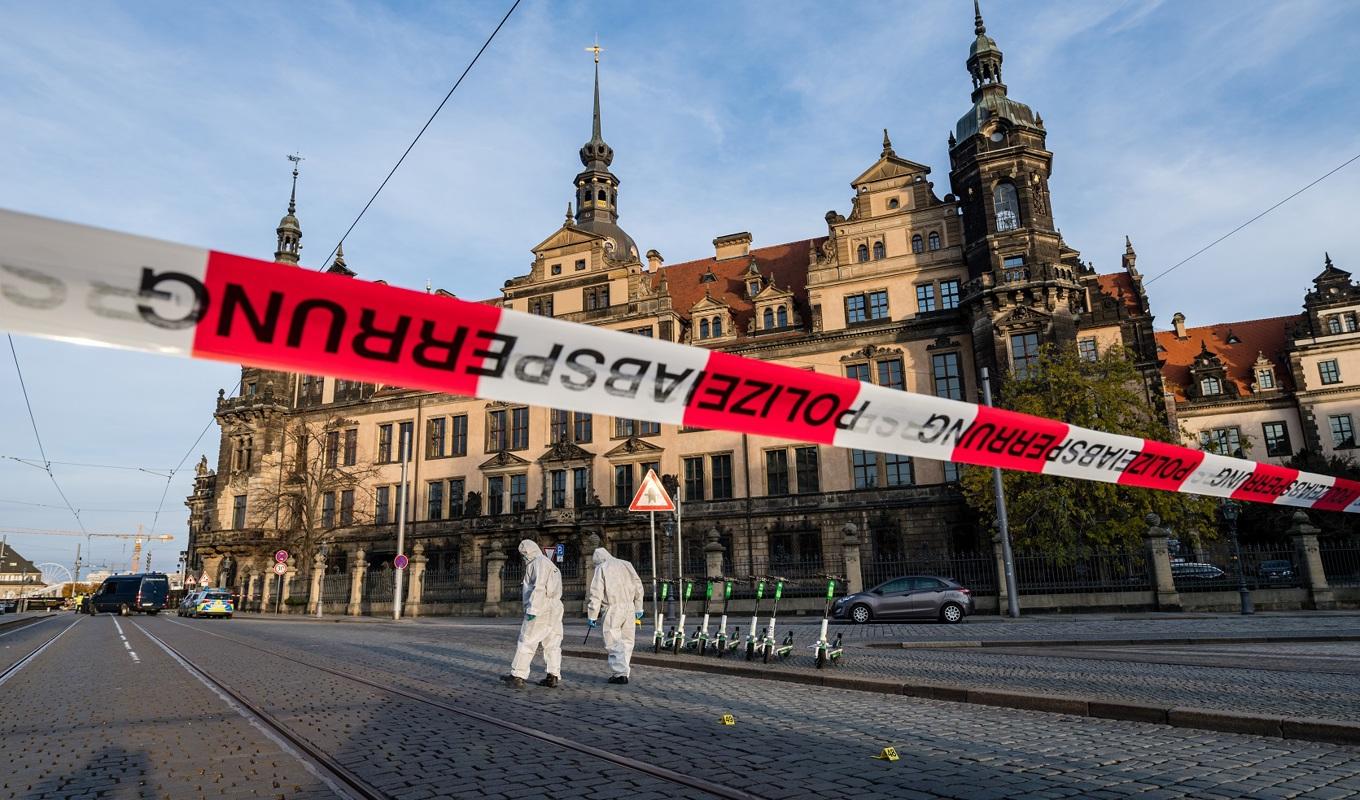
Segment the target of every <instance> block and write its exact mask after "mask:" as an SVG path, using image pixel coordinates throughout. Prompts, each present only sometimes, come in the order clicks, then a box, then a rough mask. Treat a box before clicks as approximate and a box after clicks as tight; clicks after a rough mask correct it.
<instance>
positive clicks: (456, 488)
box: [449, 478, 467, 519]
mask: <svg viewBox="0 0 1360 800" xmlns="http://www.w3.org/2000/svg"><path fill="white" fill-rule="evenodd" d="M466 496H467V491H466V489H465V484H464V483H463V479H462V478H452V479H450V480H449V519H457V518H458V517H461V516H463V498H464V497H466Z"/></svg>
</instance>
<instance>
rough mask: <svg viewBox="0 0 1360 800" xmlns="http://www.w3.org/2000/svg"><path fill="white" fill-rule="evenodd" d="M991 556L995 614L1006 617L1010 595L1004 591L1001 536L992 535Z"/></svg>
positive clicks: (1004, 563)
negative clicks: (993, 575)
mask: <svg viewBox="0 0 1360 800" xmlns="http://www.w3.org/2000/svg"><path fill="white" fill-rule="evenodd" d="M992 555H993V558H994V562H993V563H994V564H995V565H996V613H998V614H1000V615H1001V616H1003V617H1004V616H1006V609H1008V608H1010V602H1011V599H1010V594H1009V593H1008V592H1007V591H1006V551H1005V549H1004V548H1003V547H1002V546H1001V534H999V533H994V534H992Z"/></svg>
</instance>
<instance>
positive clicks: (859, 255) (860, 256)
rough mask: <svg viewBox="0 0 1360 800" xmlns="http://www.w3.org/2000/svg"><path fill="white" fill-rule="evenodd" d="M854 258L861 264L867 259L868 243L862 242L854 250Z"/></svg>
mask: <svg viewBox="0 0 1360 800" xmlns="http://www.w3.org/2000/svg"><path fill="white" fill-rule="evenodd" d="M855 258H856V259H857V260H858V261H859V262H860V263H861V264H862V263H864V262H865V261H868V260H869V245H867V244H862V245H860V246H859V247H858V248H857V249H856V250H855Z"/></svg>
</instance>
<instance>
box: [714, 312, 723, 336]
mask: <svg viewBox="0 0 1360 800" xmlns="http://www.w3.org/2000/svg"><path fill="white" fill-rule="evenodd" d="M722 335H723V334H722V318H721V317H714V318H713V338H714V339H717V338H720V337H721V336H722Z"/></svg>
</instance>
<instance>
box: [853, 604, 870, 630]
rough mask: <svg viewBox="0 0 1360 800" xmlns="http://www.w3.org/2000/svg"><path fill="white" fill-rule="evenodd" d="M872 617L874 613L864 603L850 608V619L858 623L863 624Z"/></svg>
mask: <svg viewBox="0 0 1360 800" xmlns="http://www.w3.org/2000/svg"><path fill="white" fill-rule="evenodd" d="M873 618H874V613H873V612H872V611H870V610H869V607H868V606H866V605H864V604H863V603H861V604H859V605H857V606H855V607H854V608H852V609H850V619H852V620H854V621H855V622H856V623H858V624H860V625H863V624H864V623H866V622H868V621H869V620H871V619H873Z"/></svg>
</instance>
